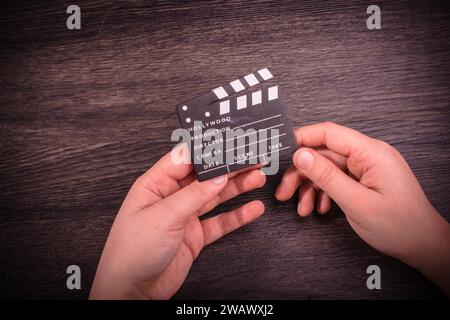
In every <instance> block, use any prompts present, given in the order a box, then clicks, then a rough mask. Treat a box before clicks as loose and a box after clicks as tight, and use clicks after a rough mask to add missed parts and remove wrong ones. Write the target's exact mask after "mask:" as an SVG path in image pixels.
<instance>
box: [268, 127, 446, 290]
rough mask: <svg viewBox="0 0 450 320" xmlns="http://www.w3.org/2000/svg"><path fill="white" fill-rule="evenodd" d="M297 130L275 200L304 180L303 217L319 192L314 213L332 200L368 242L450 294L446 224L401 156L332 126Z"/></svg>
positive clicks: (384, 145) (301, 194) (288, 195)
mask: <svg viewBox="0 0 450 320" xmlns="http://www.w3.org/2000/svg"><path fill="white" fill-rule="evenodd" d="M295 135H296V139H297V144H298V145H299V146H301V148H300V149H299V150H297V151H296V152H295V154H294V156H293V163H294V165H293V166H292V167H291V168H289V169H288V170H287V171H286V173H285V174H284V176H283V178H282V180H281V183H280V185H279V187H278V189H277V192H276V198H277V199H278V200H280V201H285V200H288V199H290V198H291V197H292V196H293V194H294V192H295V191H296V190H297V188H298V187H299V186H300V185H301V186H300V191H299V209H298V211H299V214H300V215H301V216H307V215H309V214H310V213H311V212H312V210H313V209H314V200H315V195H316V194H317V210H318V211H319V213H326V212H327V211H328V210H329V208H330V204H331V201H330V198H331V199H333V200H334V201H335V202H336V203H337V204H338V205H339V207H340V208H341V209H342V211H343V212H344V213H345V215H346V218H347V220H348V222H349V223H350V225H351V227H352V228H353V230H355V232H356V233H357V234H358V235H359V236H360V237H361V238H362V239H363V240H364V241H366V242H367V243H368V244H369V245H370V246H372V247H373V248H375V249H377V250H379V251H381V252H383V253H385V254H387V255H390V256H393V257H395V258H398V259H400V260H401V261H403V262H405V263H407V264H409V265H410V266H412V267H414V268H416V269H418V270H419V271H421V272H422V273H424V274H425V275H426V276H427V277H428V278H429V279H430V280H432V281H433V282H435V283H436V284H437V285H439V286H440V287H441V289H443V291H444V292H445V293H446V294H447V295H450V226H449V224H448V222H447V221H446V220H445V219H444V218H443V217H442V216H440V215H439V213H438V212H437V211H436V209H434V208H433V206H432V205H431V203H430V202H429V201H428V199H427V197H426V196H425V194H424V192H423V190H422V188H421V186H420V185H419V183H418V181H417V179H416V178H415V176H414V174H413V172H412V171H411V169H410V168H409V166H408V164H407V163H406V161H405V159H404V158H403V157H402V156H401V154H400V153H399V152H398V151H397V150H396V149H394V148H393V147H392V146H390V145H389V144H387V143H386V142H383V141H380V140H376V139H373V138H370V137H368V136H365V135H363V134H362V133H360V132H357V131H355V130H352V129H350V128H346V127H343V126H339V125H336V124H334V123H320V124H315V125H310V126H305V127H302V128H299V129H297V130H296V132H295ZM312 148H314V149H312Z"/></svg>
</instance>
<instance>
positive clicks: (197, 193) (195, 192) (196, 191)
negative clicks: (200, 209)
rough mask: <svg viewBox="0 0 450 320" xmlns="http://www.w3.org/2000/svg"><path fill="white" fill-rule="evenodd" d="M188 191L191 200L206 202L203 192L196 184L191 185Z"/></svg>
mask: <svg viewBox="0 0 450 320" xmlns="http://www.w3.org/2000/svg"><path fill="white" fill-rule="evenodd" d="M190 191H191V194H192V197H193V199H198V200H200V201H201V202H205V201H206V194H205V191H204V190H203V189H202V188H201V187H200V184H199V183H198V182H193V183H191V185H190Z"/></svg>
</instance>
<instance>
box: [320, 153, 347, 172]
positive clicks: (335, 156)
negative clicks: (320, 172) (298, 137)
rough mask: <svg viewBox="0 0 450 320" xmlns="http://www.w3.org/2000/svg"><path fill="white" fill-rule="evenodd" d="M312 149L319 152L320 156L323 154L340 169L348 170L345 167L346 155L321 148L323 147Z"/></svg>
mask: <svg viewBox="0 0 450 320" xmlns="http://www.w3.org/2000/svg"><path fill="white" fill-rule="evenodd" d="M314 150H316V151H317V152H318V153H319V154H321V155H322V156H324V157H325V158H327V159H328V160H330V161H331V162H333V163H334V164H335V165H336V166H337V167H338V168H339V169H341V170H342V171H347V170H348V168H347V159H348V158H347V157H345V156H342V155H340V154H339V153H337V152H334V151H332V150H330V149H327V148H323V147H319V148H315V149H314Z"/></svg>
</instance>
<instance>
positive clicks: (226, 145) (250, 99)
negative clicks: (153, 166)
mask: <svg viewBox="0 0 450 320" xmlns="http://www.w3.org/2000/svg"><path fill="white" fill-rule="evenodd" d="M271 83H272V84H271ZM177 112H178V116H179V119H180V123H181V126H182V127H183V128H184V129H186V130H188V131H189V134H190V140H191V145H190V149H189V150H190V152H191V161H192V163H193V164H194V169H195V172H196V174H197V179H198V180H199V181H203V180H207V179H211V178H214V177H218V176H220V175H223V174H226V173H229V172H233V171H236V170H240V169H243V168H246V167H249V166H252V165H254V164H255V163H262V162H268V161H275V159H276V160H278V158H276V153H278V157H279V158H280V159H285V158H289V157H290V156H291V155H292V153H293V152H294V151H295V149H296V143H295V138H294V135H293V130H292V126H291V124H290V121H289V119H288V117H287V111H286V107H285V104H284V103H283V100H282V97H281V92H280V88H279V86H278V85H277V84H275V83H273V75H272V74H271V73H270V71H269V70H268V69H267V68H264V69H261V70H258V71H256V72H254V73H251V74H248V75H246V76H244V77H242V78H239V79H237V80H234V81H231V82H230V83H227V84H225V85H223V86H220V87H217V88H215V89H213V90H211V91H210V92H208V93H205V94H203V95H201V96H198V97H196V98H194V99H192V100H190V101H187V102H185V103H183V104H181V105H179V106H177ZM231 133H234V134H231ZM227 134H228V135H227ZM220 137H222V139H221V138H220ZM238 143H240V144H238ZM238 146H239V147H238ZM255 149H256V150H255Z"/></svg>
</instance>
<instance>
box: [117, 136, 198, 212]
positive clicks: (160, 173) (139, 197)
mask: <svg viewBox="0 0 450 320" xmlns="http://www.w3.org/2000/svg"><path fill="white" fill-rule="evenodd" d="M186 150H187V147H186V144H183V145H181V146H178V147H176V148H174V149H173V150H172V151H171V152H169V153H167V154H166V155H164V156H163V157H162V158H161V159H160V160H159V161H158V162H156V163H155V164H154V165H153V166H152V167H151V168H150V169H149V170H147V171H146V172H145V173H144V174H142V175H141V176H140V177H139V178H138V179H137V180H136V181H135V182H134V183H133V185H132V186H131V188H130V191H129V192H128V194H127V197H126V199H125V201H124V204H123V206H126V207H128V208H129V209H132V210H126V211H135V210H139V209H143V208H145V207H148V206H150V205H152V204H153V203H155V202H156V201H159V200H161V199H163V198H165V197H167V196H169V195H171V194H173V193H174V192H176V191H178V190H179V189H180V185H179V183H178V181H179V180H183V179H184V178H186V177H187V176H188V175H189V174H190V173H191V172H192V170H193V166H192V164H190V160H189V158H186V157H188V151H186ZM182 156H184V157H185V158H184V159H182V158H181V157H182Z"/></svg>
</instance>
